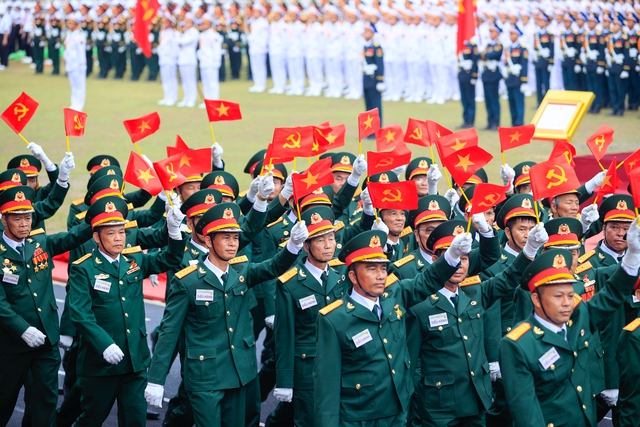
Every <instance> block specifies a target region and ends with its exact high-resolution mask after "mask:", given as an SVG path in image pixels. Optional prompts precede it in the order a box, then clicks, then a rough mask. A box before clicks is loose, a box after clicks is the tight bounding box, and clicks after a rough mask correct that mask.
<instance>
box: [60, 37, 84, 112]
mask: <svg viewBox="0 0 640 427" xmlns="http://www.w3.org/2000/svg"><path fill="white" fill-rule="evenodd" d="M86 44H87V39H86V37H85V36H84V31H82V29H81V28H80V27H79V26H78V28H76V30H75V31H68V32H67V35H66V37H65V39H64V55H63V58H64V67H65V70H66V72H67V77H69V84H70V85H71V106H70V108H72V109H74V110H77V111H82V110H83V109H84V102H85V98H86V96H87V57H86V55H85V51H86Z"/></svg>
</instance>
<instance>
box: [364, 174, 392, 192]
mask: <svg viewBox="0 0 640 427" xmlns="http://www.w3.org/2000/svg"><path fill="white" fill-rule="evenodd" d="M369 182H381V183H383V184H387V183H390V182H400V180H399V179H398V176H397V175H396V174H395V172H391V171H389V172H382V173H377V174H375V175H371V176H370V177H369ZM365 188H367V180H366V179H365V180H364V182H363V183H362V189H363V190H364V189H365Z"/></svg>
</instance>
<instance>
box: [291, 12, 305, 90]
mask: <svg viewBox="0 0 640 427" xmlns="http://www.w3.org/2000/svg"><path fill="white" fill-rule="evenodd" d="M286 29H287V40H288V42H287V70H288V73H289V83H290V85H291V88H290V90H289V92H287V94H289V95H302V94H303V93H304V86H305V74H304V39H305V29H306V28H305V25H304V24H303V23H302V22H300V20H296V21H295V22H292V23H289V24H286Z"/></svg>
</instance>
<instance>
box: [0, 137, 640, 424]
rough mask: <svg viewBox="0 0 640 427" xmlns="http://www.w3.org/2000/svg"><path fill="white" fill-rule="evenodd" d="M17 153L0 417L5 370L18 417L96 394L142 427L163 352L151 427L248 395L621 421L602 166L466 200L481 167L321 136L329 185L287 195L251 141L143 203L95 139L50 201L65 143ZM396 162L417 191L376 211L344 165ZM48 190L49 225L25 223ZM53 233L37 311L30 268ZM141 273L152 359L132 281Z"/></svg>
mask: <svg viewBox="0 0 640 427" xmlns="http://www.w3.org/2000/svg"><path fill="white" fill-rule="evenodd" d="M28 149H29V150H30V151H31V154H30V155H26V154H25V155H20V156H17V157H15V158H14V159H12V160H11V161H9V163H8V164H7V169H6V170H5V171H4V172H2V173H0V214H1V215H2V229H3V234H2V239H0V262H1V263H2V266H1V267H0V269H1V271H0V277H2V286H1V287H0V382H1V383H2V387H1V388H0V424H2V425H6V424H7V422H8V420H9V419H10V418H11V416H12V413H13V409H14V407H15V404H16V400H17V397H18V393H19V391H20V389H21V387H22V386H24V387H25V390H26V393H25V396H26V407H27V410H25V417H29V418H30V422H31V424H32V425H37V426H47V425H51V426H54V425H57V426H67V425H69V426H70V425H73V424H74V423H75V425H78V426H98V425H102V423H103V422H104V421H105V419H106V418H107V416H108V415H109V412H110V411H111V409H112V407H113V404H114V402H115V401H117V402H118V419H119V424H121V425H126V426H142V425H144V424H145V414H146V411H147V403H149V404H150V405H153V406H158V407H160V406H162V403H163V401H164V400H163V399H164V395H165V393H164V384H165V381H166V378H167V375H168V372H169V369H170V368H171V366H172V364H173V363H174V360H175V359H176V358H178V360H179V363H180V366H181V369H180V373H181V377H182V382H181V384H180V387H179V390H178V392H177V393H176V395H174V396H167V397H169V398H170V400H169V404H168V407H167V408H166V416H165V419H164V425H170V426H178V425H180V426H191V425H194V424H195V425H196V426H245V425H246V426H257V425H258V423H259V420H260V408H261V402H263V401H264V400H265V399H266V398H267V396H268V395H269V394H270V393H271V392H272V391H273V395H274V396H275V398H276V399H277V400H278V401H279V402H280V403H279V405H278V406H277V408H276V409H275V411H274V412H273V413H271V414H270V415H269V419H268V424H267V425H296V426H322V427H325V426H356V425H357V426H372V427H373V426H376V427H380V426H405V425H407V426H452V425H459V426H485V425H487V426H498V425H501V426H506V425H515V426H542V425H547V426H564V425H571V426H595V425H596V423H597V421H598V420H600V419H602V418H603V417H604V416H605V414H607V413H608V412H609V411H611V412H612V414H613V422H614V425H617V426H618V425H619V426H634V425H637V416H638V412H637V408H638V405H639V403H638V399H639V398H640V393H638V384H640V369H639V366H640V365H639V364H638V356H639V354H638V351H639V350H638V349H639V347H638V343H639V342H640V328H639V326H640V318H638V316H639V311H638V310H639V308H640V302H639V301H640V290H638V288H637V282H638V269H639V267H640V227H639V226H638V218H637V216H636V213H635V212H634V210H635V207H634V203H633V199H632V197H631V196H630V195H628V194H614V195H610V196H609V197H606V198H604V199H603V200H600V202H599V203H598V204H597V205H595V204H589V205H587V206H586V207H585V208H583V209H582V211H580V205H581V203H583V202H585V201H586V200H587V199H589V197H590V196H591V195H592V194H593V193H594V191H595V190H596V189H597V188H598V187H600V185H601V184H602V181H603V179H604V176H605V173H604V172H601V173H598V174H597V175H595V176H594V177H593V178H592V179H590V180H588V181H587V182H586V183H585V184H584V185H582V186H581V187H580V188H576V189H572V190H571V191H567V192H566V193H563V194H559V195H557V196H555V197H553V198H552V199H551V200H541V201H537V200H533V198H532V196H531V190H530V176H529V171H530V168H531V167H532V166H533V165H534V163H533V162H523V163H520V164H518V165H516V166H515V167H514V168H510V167H509V166H508V165H504V166H502V168H501V173H500V176H501V178H502V180H503V184H504V185H505V186H508V187H509V190H508V196H509V197H508V198H507V199H506V201H504V202H501V203H500V204H499V205H496V206H492V207H491V209H489V210H488V211H486V212H484V213H477V214H474V215H472V216H471V218H469V212H470V204H469V202H468V200H473V192H474V186H475V185H476V184H479V183H482V182H487V175H486V173H485V172H484V170H482V169H480V170H479V171H478V172H477V173H476V174H474V175H473V176H472V177H470V178H469V180H468V182H466V183H465V184H464V185H462V186H461V187H459V188H455V189H453V188H452V189H449V190H447V191H446V192H445V193H444V195H439V194H438V181H439V180H440V179H441V178H442V174H441V173H440V170H439V168H438V166H437V165H436V164H432V162H431V160H430V159H429V158H426V157H415V158H414V159H413V160H412V161H411V162H410V163H409V165H408V166H407V167H406V168H405V167H400V168H397V169H394V170H390V171H387V172H384V173H380V174H377V175H374V176H372V177H370V179H369V180H368V181H366V180H365V182H364V183H363V182H362V181H363V179H362V177H363V175H364V174H365V173H366V171H367V162H366V160H365V158H364V156H362V155H361V156H354V155H352V154H350V153H346V152H343V153H332V154H327V155H328V156H330V158H331V162H332V167H331V169H332V172H333V176H334V183H333V184H332V185H329V186H326V187H322V188H320V189H318V190H316V191H314V192H313V193H311V194H308V195H306V196H304V197H302V198H301V199H299V200H294V197H293V184H292V176H293V174H288V173H287V170H286V168H285V167H284V166H283V165H270V164H267V165H264V164H263V158H264V155H265V153H264V151H261V152H258V153H256V154H255V155H254V156H253V157H252V158H251V159H250V160H249V161H248V162H247V164H246V167H245V168H244V173H247V174H249V175H250V176H251V178H252V181H251V184H250V186H249V188H248V189H247V190H246V191H243V192H241V191H240V188H239V185H238V180H237V179H236V177H235V176H234V175H233V174H232V173H230V172H229V171H228V170H227V169H228V168H227V166H229V165H225V163H224V161H223V159H222V157H223V150H222V147H221V146H220V145H219V144H217V143H216V144H214V146H213V147H212V170H213V171H212V172H210V173H207V174H204V175H200V174H195V175H193V176H189V177H187V180H186V182H184V183H183V184H182V185H180V186H179V187H177V188H176V190H175V192H174V193H173V194H170V195H166V194H165V193H161V194H160V195H159V196H158V197H157V198H156V199H155V200H151V199H152V196H151V195H150V194H149V193H147V192H146V191H144V190H137V191H132V192H127V193H124V194H123V192H122V189H123V171H122V169H121V168H120V164H119V162H118V160H117V159H116V158H114V157H112V156H109V155H97V156H95V157H93V158H92V159H91V160H90V161H89V162H88V164H87V168H86V169H87V171H86V178H87V186H86V195H85V196H84V197H82V198H80V199H78V200H74V201H72V202H71V203H70V204H69V203H66V204H65V196H66V194H67V192H68V191H69V184H68V182H69V176H70V173H71V172H72V171H73V169H74V168H75V161H74V157H73V154H72V153H67V154H66V155H65V157H64V159H63V160H62V161H61V162H60V165H59V166H58V165H56V164H55V163H53V162H52V161H51V160H50V159H49V158H48V157H47V155H46V153H45V151H44V150H43V148H42V147H40V146H39V145H38V144H35V143H30V144H29V145H28ZM149 163H150V162H149ZM43 168H44V170H43ZM45 172H46V175H47V176H48V183H46V182H44V181H47V179H43V177H42V175H44V173H45ZM75 173H78V172H77V171H76V172H75ZM294 173H296V172H294ZM403 179H404V180H408V181H413V182H415V184H416V187H417V191H418V193H419V196H420V198H419V202H418V207H417V209H414V210H411V211H404V210H395V209H381V210H376V209H375V208H374V206H373V202H372V200H371V196H370V195H369V191H368V189H367V185H366V182H391V183H392V182H398V181H400V180H403ZM463 193H464V194H463ZM167 197H170V198H171V200H169V199H168V198H167ZM148 202H151V204H150V205H149V206H148V207H144V206H145V205H147V203H148ZM63 205H65V206H69V211H68V220H67V227H68V231H66V232H61V233H56V234H48V233H47V232H46V231H45V221H46V220H47V219H48V218H50V217H51V216H52V215H54V214H55V212H56V211H58V210H59V209H60V208H61V207H62V206H63ZM536 205H538V206H536ZM468 221H471V223H472V224H473V226H472V227H471V228H470V231H465V228H466V227H467V222H468ZM600 233H602V234H601V237H600V238H596V239H599V240H598V242H597V243H596V245H595V247H594V248H593V249H591V250H588V251H585V247H584V243H585V240H586V239H587V238H592V237H594V236H598V235H599V234H600ZM67 251H70V255H69V257H70V262H69V280H68V283H67V284H66V299H65V304H64V309H63V312H62V317H61V320H60V321H59V320H58V303H57V302H56V298H55V296H54V291H53V283H52V273H51V271H52V269H53V262H54V261H53V257H54V256H56V255H58V254H61V253H64V252H67ZM163 272H166V273H167V276H168V280H167V289H166V307H165V312H164V316H163V318H162V321H161V323H160V325H158V327H157V328H156V330H155V331H153V332H152V334H151V335H152V339H151V341H152V343H153V354H152V353H151V351H150V349H149V344H148V342H147V339H148V337H147V335H148V332H150V331H148V330H147V328H146V322H145V313H144V295H143V292H142V281H143V280H144V279H145V278H147V277H150V276H153V275H157V274H159V273H163ZM265 328H266V331H267V333H266V340H265V346H264V351H263V352H262V355H257V354H256V337H257V336H258V334H259V333H260V332H261V331H262V330H263V329H265ZM59 347H60V348H62V349H63V350H64V363H63V365H64V369H65V371H66V376H65V380H64V382H65V391H66V393H65V396H64V400H63V403H62V405H61V406H60V407H57V403H58V369H59V366H60V363H61V357H60V352H59V349H58V348H59ZM258 357H260V358H261V360H260V362H261V364H260V363H258ZM260 365H261V368H259V366H260Z"/></svg>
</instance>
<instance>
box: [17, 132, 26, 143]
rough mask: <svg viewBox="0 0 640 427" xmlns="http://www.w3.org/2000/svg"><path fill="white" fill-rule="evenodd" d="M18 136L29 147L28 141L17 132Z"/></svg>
mask: <svg viewBox="0 0 640 427" xmlns="http://www.w3.org/2000/svg"><path fill="white" fill-rule="evenodd" d="M18 136H19V137H20V138H21V139H22V140H23V141H24V143H25V144H27V145H29V141H27V138H25V137H24V136H22V134H21V133H20V132H18Z"/></svg>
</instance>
